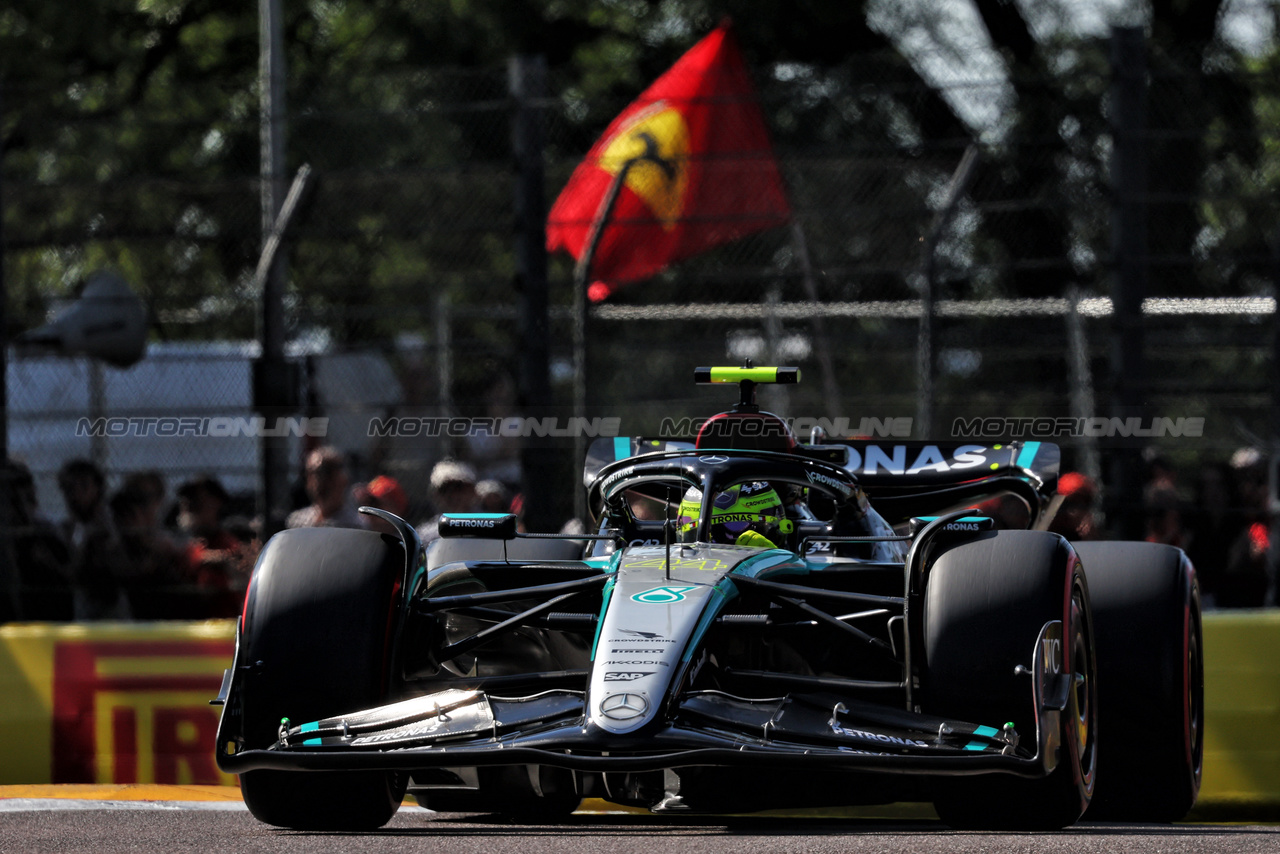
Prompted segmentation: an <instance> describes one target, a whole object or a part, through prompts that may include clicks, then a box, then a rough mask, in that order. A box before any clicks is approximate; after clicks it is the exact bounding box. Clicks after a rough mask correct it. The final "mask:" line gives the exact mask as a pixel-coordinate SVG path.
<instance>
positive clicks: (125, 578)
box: [94, 488, 187, 620]
mask: <svg viewBox="0 0 1280 854" xmlns="http://www.w3.org/2000/svg"><path fill="white" fill-rule="evenodd" d="M158 506H159V505H158V504H157V503H156V502H155V501H154V496H153V495H151V494H149V493H148V492H146V491H145V490H138V489H132V488H124V489H121V490H120V491H119V492H117V493H116V494H115V495H114V496H112V498H111V518H112V522H113V523H114V524H115V528H116V532H117V536H118V537H119V546H120V555H119V559H118V560H115V561H113V562H112V563H111V564H110V565H109V566H107V567H105V569H106V570H107V572H106V573H98V574H96V576H95V582H94V583H95V589H96V590H98V591H99V593H100V594H101V595H100V597H99V601H100V602H102V603H105V602H107V601H108V595H109V591H111V590H112V588H114V592H115V596H116V598H117V604H116V606H115V610H116V611H117V616H118V617H121V618H125V619H129V618H132V619H142V620H155V619H164V618H175V617H182V616H187V615H186V614H183V613H180V612H179V611H176V610H175V609H174V608H173V607H172V606H173V605H174V602H173V601H172V597H173V595H174V592H175V590H174V588H175V587H176V585H177V584H178V583H179V582H180V581H181V580H182V579H183V574H184V573H183V566H184V564H185V560H184V557H185V556H184V555H183V554H182V552H181V551H179V550H178V549H177V547H176V545H175V544H174V542H173V540H172V539H171V538H170V537H168V535H167V534H166V533H165V532H164V531H162V530H160V529H159V527H158V526H157V525H156V524H155V519H154V517H153V514H154V513H155V511H156V509H157V508H158ZM108 574H110V576H111V581H113V582H114V584H109V583H108V578H107V575H108Z"/></svg>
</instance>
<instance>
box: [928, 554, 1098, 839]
mask: <svg viewBox="0 0 1280 854" xmlns="http://www.w3.org/2000/svg"><path fill="white" fill-rule="evenodd" d="M924 598H925V616H924V622H925V630H924V634H925V638H924V639H925V663H926V666H925V672H924V674H923V675H924V691H925V695H924V702H925V705H926V706H927V708H926V709H925V711H927V712H929V713H930V714H933V715H937V716H942V717H953V718H956V719H958V720H962V721H966V722H968V723H976V724H984V725H988V726H995V727H999V726H1001V725H1002V724H1003V723H1005V722H1013V723H1014V724H1015V726H1016V728H1017V729H1018V730H1019V731H1021V732H1023V733H1025V734H1027V735H1026V736H1024V737H1030V736H1031V734H1033V733H1034V732H1035V730H1036V727H1035V723H1036V716H1037V715H1038V710H1037V709H1035V707H1034V703H1033V700H1032V686H1031V682H1030V678H1029V677H1028V676H1026V675H1017V674H1015V672H1014V668H1015V667H1017V666H1018V665H1023V666H1024V667H1028V666H1030V665H1031V664H1032V662H1033V659H1034V656H1035V654H1036V641H1037V639H1038V638H1039V635H1040V631H1041V629H1042V628H1043V627H1044V624H1045V623H1047V622H1050V621H1055V620H1060V621H1062V626H1063V641H1064V642H1063V656H1062V657H1063V662H1062V663H1063V667H1064V669H1065V673H1066V676H1067V678H1069V679H1071V690H1070V691H1069V693H1068V699H1067V706H1066V708H1065V709H1063V710H1062V711H1061V713H1060V714H1059V733H1058V742H1059V745H1060V746H1059V748H1058V755H1057V764H1056V766H1055V767H1054V769H1053V770H1052V772H1050V773H1049V775H1048V776H1046V777H1043V778H1038V779H1024V778H1020V777H1015V776H1012V775H1001V774H992V775H986V776H978V777H958V778H951V779H944V780H941V781H939V784H938V786H937V790H936V791H935V795H934V806H935V808H936V809H937V811H938V815H939V816H940V817H941V818H942V820H943V821H945V822H946V823H947V824H949V825H951V826H952V827H956V828H963V829H984V830H1056V829H1059V828H1062V827H1066V826H1068V825H1070V824H1073V823H1074V822H1075V821H1077V820H1078V819H1079V818H1080V816H1081V815H1082V814H1083V813H1084V811H1085V809H1086V808H1087V807H1088V805H1089V801H1090V798H1091V797H1092V795H1093V788H1094V777H1095V771H1096V767H1097V749H1096V746H1097V732H1098V729H1097V721H1098V694H1097V692H1098V684H1097V664H1096V656H1095V652H1094V650H1095V646H1094V639H1093V625H1092V612H1091V609H1090V600H1089V589H1088V585H1087V582H1086V580H1085V576H1084V571H1083V569H1082V568H1081V566H1080V561H1079V560H1078V559H1077V558H1076V555H1075V553H1074V551H1073V550H1072V548H1071V546H1070V545H1068V544H1067V542H1066V540H1064V539H1062V538H1061V537H1059V536H1057V535H1055V534H1048V533H1044V532H1040V531H1001V532H998V533H993V534H989V535H987V536H985V537H983V538H980V539H977V540H973V541H970V542H967V543H963V544H961V545H959V546H956V547H954V548H952V549H950V550H948V551H947V552H945V553H944V554H943V555H942V556H941V557H939V558H938V560H937V561H936V563H935V564H934V565H933V567H932V569H931V571H930V573H929V575H928V578H927V581H926V584H925V596H924Z"/></svg>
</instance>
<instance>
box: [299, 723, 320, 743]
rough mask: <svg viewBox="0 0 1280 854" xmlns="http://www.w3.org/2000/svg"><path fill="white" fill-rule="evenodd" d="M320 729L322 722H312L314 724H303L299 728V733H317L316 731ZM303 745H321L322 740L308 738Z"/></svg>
mask: <svg viewBox="0 0 1280 854" xmlns="http://www.w3.org/2000/svg"><path fill="white" fill-rule="evenodd" d="M318 729H320V722H319V721H312V722H311V723H309V724H303V725H302V726H300V727H298V731H299V732H315V731H316V730H318ZM302 743H303V744H319V743H320V739H318V738H308V739H307V740H306V741H304V742H302Z"/></svg>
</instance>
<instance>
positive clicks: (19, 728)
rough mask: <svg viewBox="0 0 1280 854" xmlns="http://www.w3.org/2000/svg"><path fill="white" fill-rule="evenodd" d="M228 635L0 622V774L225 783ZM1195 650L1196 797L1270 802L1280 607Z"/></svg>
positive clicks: (1211, 626) (1279, 797)
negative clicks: (217, 738) (222, 693)
mask: <svg viewBox="0 0 1280 854" xmlns="http://www.w3.org/2000/svg"><path fill="white" fill-rule="evenodd" d="M234 639H235V622H234V621H232V620H219V621H210V622H205V623H154V624H136V623H129V624H108V623H99V624H92V625H37V624H10V625H5V626H0V744H3V745H4V750H3V752H2V753H0V784H13V783H51V782H53V783H98V784H106V783H180V784H195V785H207V784H218V783H220V784H234V782H235V779H234V778H233V777H230V776H228V775H226V774H222V773H220V772H219V771H218V770H217V768H216V767H215V765H214V763H213V750H212V747H211V745H212V744H213V740H214V731H215V728H216V726H217V721H218V708H217V707H215V706H210V705H208V701H209V700H210V699H212V698H213V696H214V695H215V694H216V693H217V691H218V686H219V684H220V681H221V677H222V671H223V669H224V668H225V667H228V666H229V665H230V662H231V656H232V653H233V650H234ZM1204 647H1205V698H1206V699H1205V705H1206V715H1205V716H1206V726H1205V748H1206V749H1205V770H1204V784H1203V786H1202V788H1201V792H1200V806H1201V807H1205V806H1214V805H1225V806H1250V805H1258V806H1270V807H1276V806H1277V805H1280V746H1277V743H1276V740H1275V736H1276V734H1277V733H1280V611H1273V612H1261V611H1255V612H1217V613H1212V614H1208V615H1206V616H1205V620H1204ZM1104 714H1105V713H1104ZM1135 749H1141V745H1135Z"/></svg>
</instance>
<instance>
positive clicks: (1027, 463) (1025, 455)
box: [1014, 442, 1040, 469]
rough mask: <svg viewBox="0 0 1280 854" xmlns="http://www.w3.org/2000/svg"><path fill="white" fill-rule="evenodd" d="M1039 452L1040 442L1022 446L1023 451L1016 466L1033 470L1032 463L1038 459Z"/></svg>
mask: <svg viewBox="0 0 1280 854" xmlns="http://www.w3.org/2000/svg"><path fill="white" fill-rule="evenodd" d="M1039 450H1040V443H1039V442H1028V443H1027V444H1025V445H1023V446H1022V451H1021V452H1020V453H1019V454H1018V460H1017V462H1015V463H1014V465H1015V466H1018V467H1019V468H1024V469H1029V468H1031V461H1032V460H1034V459H1035V458H1036V451H1039Z"/></svg>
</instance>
